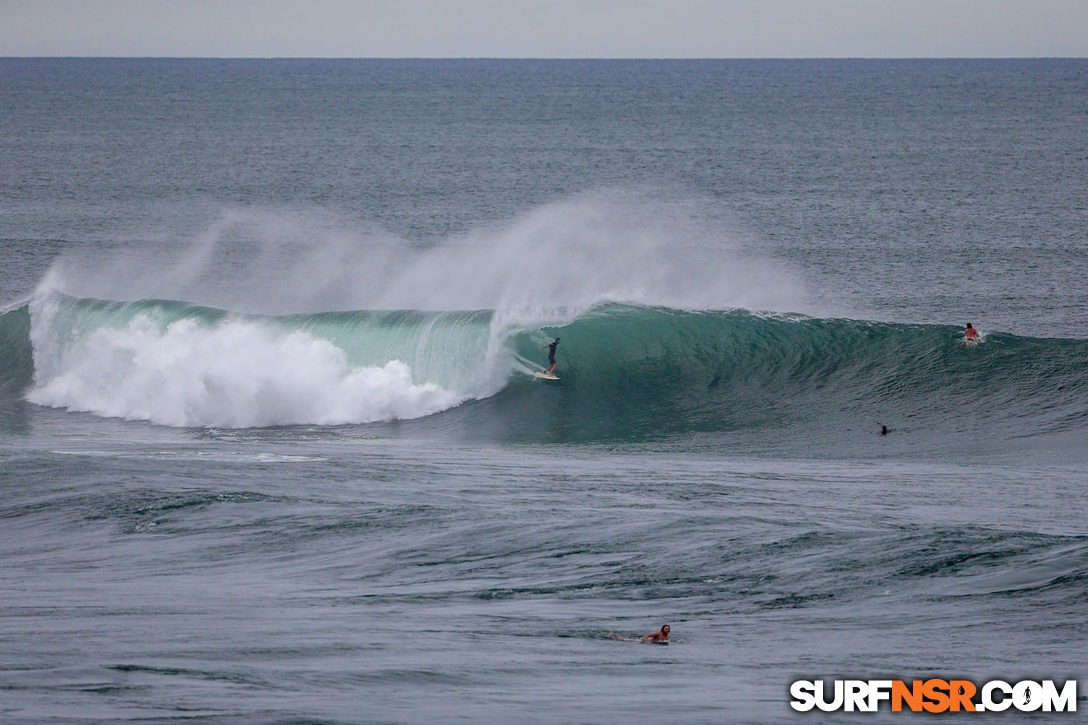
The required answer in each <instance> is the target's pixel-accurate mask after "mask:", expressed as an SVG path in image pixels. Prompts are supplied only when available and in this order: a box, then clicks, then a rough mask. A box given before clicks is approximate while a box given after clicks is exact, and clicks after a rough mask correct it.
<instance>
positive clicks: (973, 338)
mask: <svg viewBox="0 0 1088 725" xmlns="http://www.w3.org/2000/svg"><path fill="white" fill-rule="evenodd" d="M963 339H964V340H966V341H967V342H978V330H976V329H975V328H973V327H971V323H970V322H968V323H967V329H966V330H964V331H963Z"/></svg>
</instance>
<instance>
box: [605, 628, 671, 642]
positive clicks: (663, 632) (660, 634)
mask: <svg viewBox="0 0 1088 725" xmlns="http://www.w3.org/2000/svg"><path fill="white" fill-rule="evenodd" d="M608 636H609V637H611V638H612V639H623V640H627V641H630V640H629V639H628V638H627V637H621V636H620V635H618V634H616V633H615V632H609V633H608ZM638 641H639V642H668V641H669V625H667V624H665V625H662V627H661V629H659V630H658V631H656V632H650V633H649V634H646V635H643V636H641V637H639V638H638Z"/></svg>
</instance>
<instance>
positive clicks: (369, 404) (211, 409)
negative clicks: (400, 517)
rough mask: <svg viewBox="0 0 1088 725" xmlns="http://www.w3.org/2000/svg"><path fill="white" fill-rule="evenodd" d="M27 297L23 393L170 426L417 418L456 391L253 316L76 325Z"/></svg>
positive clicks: (450, 400) (396, 364) (43, 401)
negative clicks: (28, 365) (31, 362)
mask: <svg viewBox="0 0 1088 725" xmlns="http://www.w3.org/2000/svg"><path fill="white" fill-rule="evenodd" d="M55 310H56V306H55V303H51V302H49V301H47V300H43V301H40V302H36V303H35V304H33V305H32V312H31V314H32V319H33V325H32V340H33V344H34V349H35V366H36V370H35V383H34V385H33V387H32V389H31V390H30V391H29V392H28V394H27V398H28V399H29V400H31V401H32V402H35V403H38V404H40V405H49V406H54V407H63V408H68V409H71V410H79V411H86V412H91V413H95V414H98V415H103V416H112V417H119V418H126V419H137V420H148V421H152V422H154V423H160V424H164V425H172V426H221V427H251V426H270V425H284V424H295V423H313V424H320V425H332V424H341V423H362V422H370V421H379V420H393V419H405V418H417V417H420V416H424V415H428V414H430V413H434V412H437V411H440V410H444V409H446V408H449V407H451V406H454V405H456V404H458V403H459V402H461V401H462V400H463V399H464V398H465V396H464V395H462V394H459V393H457V392H454V391H451V390H446V389H443V388H441V387H439V386H438V385H435V384H433V383H427V382H424V383H419V382H415V381H413V379H412V371H411V370H410V369H409V367H408V366H407V365H406V364H404V363H403V362H401V361H399V360H391V361H389V362H387V363H386V364H385V365H382V366H352V365H351V364H349V362H348V360H347V358H346V355H345V353H344V352H343V351H342V350H341V349H340V348H338V347H336V346H335V345H333V344H332V343H330V342H328V341H327V340H323V339H320V338H317V337H314V336H312V335H310V334H307V333H305V332H301V331H294V332H288V331H279V330H274V329H272V328H270V327H268V326H266V325H262V324H260V323H259V322H253V321H247V320H227V321H222V322H219V323H215V324H210V325H209V324H202V323H200V322H198V321H196V320H192V319H183V320H179V321H176V322H173V323H171V324H169V325H165V326H163V325H161V324H160V323H158V322H156V321H154V320H152V319H151V318H150V317H148V316H147V315H138V316H136V317H135V318H134V319H132V320H131V321H129V322H128V323H127V324H124V325H121V326H117V327H113V326H101V327H97V328H94V329H92V330H89V331H87V332H86V334H84V335H80V334H78V331H73V330H71V329H70V328H68V327H66V326H65V325H64V324H56V325H55V324H54V321H55V319H56V317H55V314H54V313H55Z"/></svg>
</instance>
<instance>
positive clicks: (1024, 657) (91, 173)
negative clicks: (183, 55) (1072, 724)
mask: <svg viewBox="0 0 1088 725" xmlns="http://www.w3.org/2000/svg"><path fill="white" fill-rule="evenodd" d="M1086 91H1088V62H1086V61H1083V60H1001V61H988V60H954V61H952V60H950V61H921V60H918V61H893V60H887V61H876V60H871V61H868V60H857V61H484V60H481V61H473V60H463V61H439V60H434V61H424V60H420V61H334V60H329V61H324V60H312V61H305V60H280V61H272V60H229V61H227V60H150V59H22V60H20V59H4V60H0V94H2V97H3V99H4V104H3V105H4V111H3V113H0V155H2V158H3V163H2V164H0V249H2V254H3V261H4V264H3V267H2V271H0V303H3V307H2V308H0V693H2V694H0V719H3V720H4V721H5V722H9V721H10V722H20V721H32V722H36V721H126V720H152V721H161V720H170V719H177V718H184V719H186V720H187V721H195V722H200V721H214V722H277V721H327V722H432V721H451V722H457V721H465V722H479V721H484V722H505V721H510V720H514V719H518V720H521V721H528V722H662V721H670V722H777V721H790V720H801V719H805V718H808V719H812V718H813V717H820V718H821V721H826V719H827V718H828V717H834V716H830V715H828V714H826V713H822V714H820V715H818V716H816V715H813V714H811V713H810V714H808V715H802V714H800V713H796V712H794V711H793V710H792V709H791V707H790V704H789V701H790V695H789V686H790V683H792V682H793V681H794V680H799V679H818V678H822V679H827V680H834V679H844V678H854V679H858V678H860V679H903V680H908V681H909V680H913V679H928V678H931V677H941V678H965V679H970V680H972V681H974V682H978V683H982V682H985V681H987V680H991V679H1003V680H1007V681H1010V682H1015V681H1017V680H1022V679H1036V680H1038V679H1048V678H1049V679H1056V680H1059V681H1064V680H1068V679H1079V680H1080V683H1081V691H1082V692H1081V693H1080V701H1079V703H1078V704H1079V706H1080V709H1083V708H1084V707H1086V706H1088V705H1086V703H1085V700H1084V694H1085V693H1084V692H1083V690H1085V689H1086V688H1088V679H1086V674H1088V673H1086V671H1085V669H1086V667H1085V665H1086V662H1085V658H1084V652H1085V650H1086V646H1088V629H1086V626H1085V624H1084V611H1085V605H1086V604H1088V594H1086V583H1088V503H1086V500H1085V496H1084V486H1085V483H1086V482H1088V456H1086V454H1085V451H1086V450H1088V445H1086V444H1088V375H1086V373H1088V239H1086V236H1085V235H1086V230H1088V203H1086V199H1088V174H1086V173H1085V169H1086V168H1088V166H1086V162H1088V133H1086V132H1085V121H1086V119H1088V93H1086ZM968 321H970V322H972V323H973V325H974V326H975V327H977V328H979V329H980V330H981V331H982V333H983V339H982V342H981V343H980V344H979V345H978V346H976V347H967V346H965V345H963V343H962V329H963V327H964V325H965V323H966V322H968ZM555 337H560V338H561V343H560V345H559V347H558V350H557V361H558V368H557V373H558V374H559V376H560V378H561V380H560V381H559V382H558V383H549V382H542V381H539V380H536V379H534V378H533V377H531V373H532V372H533V371H535V370H539V369H542V368H543V367H545V366H546V364H547V363H546V360H547V355H546V350H544V349H541V346H542V345H546V344H547V343H548V342H550V341H551V340H552V339H554V338H555ZM878 421H880V423H882V424H884V425H886V426H887V428H888V433H887V434H886V435H881V433H880V426H879V425H878ZM662 624H670V625H671V627H672V637H671V642H670V645H669V646H668V647H661V646H654V645H644V644H638V643H634V642H624V641H617V640H613V639H609V638H607V635H608V633H609V632H618V633H620V634H623V635H626V636H628V637H637V636H640V635H642V634H645V633H646V632H650V631H654V630H657V629H658V628H659V627H660V626H661V625H662ZM842 717H843V719H846V717H847V716H842ZM855 717H856V716H855ZM882 717H883V718H885V719H902V718H903V717H905V716H904V715H902V714H892V713H890V712H888V711H887V710H885V712H884V715H883V716H879V715H878V716H876V718H875V719H876V720H880V719H882ZM1016 717H1035V718H1040V719H1043V718H1045V717H1046V715H1045V714H1043V713H1035V714H1034V715H1026V714H1022V713H1021V714H1019V715H1017V716H1016ZM1051 717H1055V718H1060V717H1062V716H1060V715H1052V716H1051ZM1065 717H1068V716H1065ZM870 719H872V717H870ZM908 719H909V718H908Z"/></svg>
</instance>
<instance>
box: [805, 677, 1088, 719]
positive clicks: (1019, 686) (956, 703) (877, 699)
mask: <svg viewBox="0 0 1088 725" xmlns="http://www.w3.org/2000/svg"><path fill="white" fill-rule="evenodd" d="M826 684H828V683H825V682H824V681H823V680H797V681H796V682H794V683H793V684H791V685H790V697H791V698H793V699H792V700H790V707H792V708H793V709H794V710H798V711H800V712H808V711H810V710H813V709H817V710H822V711H823V712H834V711H836V710H842V711H844V712H877V711H878V710H879V709H880V707H881V704H882V703H885V702H886V703H888V704H889V705H890V707H891V711H892V712H902V711H904V710H906V711H910V712H1002V711H1005V710H1008V709H1009V708H1012V709H1013V710H1019V711H1020V712H1037V711H1039V712H1076V711H1077V681H1076V680H1067V681H1066V682H1065V683H1064V684H1062V686H1061V687H1059V686H1058V685H1057V684H1055V682H1054V680H1039V681H1035V680H1022V681H1020V682H1016V683H1008V682H1005V681H1004V680H990V681H989V682H987V683H985V684H983V685H982V686H981V687H979V686H977V685H975V683H973V682H971V681H969V680H941V679H929V680H913V681H911V682H904V681H903V680H835V681H834V683H833V685H832V686H831V687H826V686H825V685H826Z"/></svg>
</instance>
